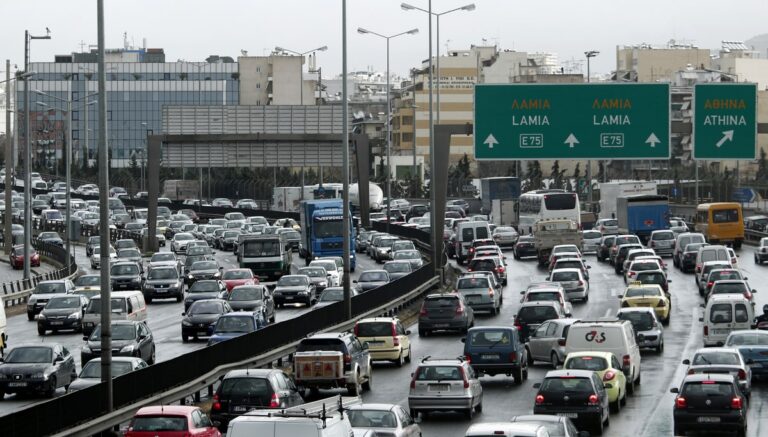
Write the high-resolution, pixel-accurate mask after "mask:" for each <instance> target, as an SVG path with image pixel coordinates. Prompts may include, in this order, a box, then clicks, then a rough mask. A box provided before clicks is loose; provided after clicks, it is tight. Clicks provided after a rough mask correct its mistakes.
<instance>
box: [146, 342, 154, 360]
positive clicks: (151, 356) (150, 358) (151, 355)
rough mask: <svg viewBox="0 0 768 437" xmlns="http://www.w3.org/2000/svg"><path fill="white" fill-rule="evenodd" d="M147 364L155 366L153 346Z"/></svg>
mask: <svg viewBox="0 0 768 437" xmlns="http://www.w3.org/2000/svg"><path fill="white" fill-rule="evenodd" d="M147 364H155V347H154V346H152V352H151V353H150V354H149V359H148V360H147Z"/></svg>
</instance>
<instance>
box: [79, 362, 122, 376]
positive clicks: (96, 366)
mask: <svg viewBox="0 0 768 437" xmlns="http://www.w3.org/2000/svg"><path fill="white" fill-rule="evenodd" d="M110 367H112V377H113V378H114V377H116V376H120V375H125V374H126V373H128V372H130V371H131V370H133V366H132V365H131V363H129V362H126V361H112V365H111V366H110ZM78 378H94V379H96V378H101V361H99V360H91V361H88V363H87V364H86V365H85V366H83V370H81V371H80V376H78Z"/></svg>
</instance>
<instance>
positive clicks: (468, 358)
mask: <svg viewBox="0 0 768 437" xmlns="http://www.w3.org/2000/svg"><path fill="white" fill-rule="evenodd" d="M464 361H466V362H467V364H471V363H472V355H470V354H464Z"/></svg>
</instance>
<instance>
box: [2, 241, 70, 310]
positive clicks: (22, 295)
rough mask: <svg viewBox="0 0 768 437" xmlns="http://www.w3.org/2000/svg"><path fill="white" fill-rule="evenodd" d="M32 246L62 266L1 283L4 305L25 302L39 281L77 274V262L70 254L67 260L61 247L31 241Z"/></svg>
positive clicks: (41, 254)
mask: <svg viewBox="0 0 768 437" xmlns="http://www.w3.org/2000/svg"><path fill="white" fill-rule="evenodd" d="M33 246H34V247H35V249H36V250H37V252H38V253H39V254H40V256H43V257H46V258H48V259H50V260H52V261H53V262H55V263H57V264H58V265H60V266H62V267H61V268H59V269H56V270H54V271H52V272H47V273H44V274H42V275H36V276H33V277H31V278H29V279H19V280H17V281H11V282H5V283H3V284H2V287H3V296H2V297H3V304H4V305H5V306H13V305H19V304H22V303H24V302H26V301H27V298H28V297H29V295H30V294H31V293H32V291H33V290H34V289H35V287H36V286H37V284H38V283H40V282H43V281H49V280H53V279H64V278H70V277H73V276H75V275H76V274H77V263H76V262H75V259H74V257H71V256H70V257H69V258H70V259H69V260H68V261H67V252H66V250H64V249H63V248H61V247H59V246H56V245H53V244H46V243H38V242H33Z"/></svg>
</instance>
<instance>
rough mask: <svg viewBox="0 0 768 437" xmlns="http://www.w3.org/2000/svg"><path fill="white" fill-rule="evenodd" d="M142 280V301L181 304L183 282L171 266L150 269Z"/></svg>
mask: <svg viewBox="0 0 768 437" xmlns="http://www.w3.org/2000/svg"><path fill="white" fill-rule="evenodd" d="M142 279H143V280H144V283H143V284H142V287H141V288H142V290H141V291H142V293H144V300H146V302H147V303H148V304H149V303H152V301H153V300H154V299H172V298H175V299H176V302H181V300H182V299H183V298H184V281H183V280H182V277H181V276H180V275H179V272H178V270H176V269H175V268H173V267H171V266H158V267H150V268H149V269H148V270H147V274H146V276H143V277H142Z"/></svg>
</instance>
